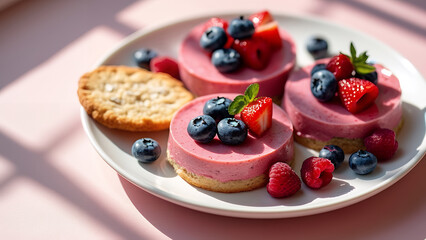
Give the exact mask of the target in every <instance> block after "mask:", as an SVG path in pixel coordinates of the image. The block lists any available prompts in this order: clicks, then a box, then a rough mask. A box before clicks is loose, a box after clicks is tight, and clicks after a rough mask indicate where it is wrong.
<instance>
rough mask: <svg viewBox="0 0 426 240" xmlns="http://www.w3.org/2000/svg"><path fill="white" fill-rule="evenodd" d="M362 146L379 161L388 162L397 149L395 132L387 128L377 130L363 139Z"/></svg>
mask: <svg viewBox="0 0 426 240" xmlns="http://www.w3.org/2000/svg"><path fill="white" fill-rule="evenodd" d="M364 145H365V147H366V149H367V151H368V152H371V153H372V154H374V156H376V158H377V160H379V161H385V160H389V159H390V158H392V156H393V155H394V154H395V152H396V150H397V149H398V141H397V140H396V138H395V132H394V131H392V130H390V129H387V128H379V129H377V130H375V131H374V132H373V133H372V134H371V135H370V136H368V137H366V138H364Z"/></svg>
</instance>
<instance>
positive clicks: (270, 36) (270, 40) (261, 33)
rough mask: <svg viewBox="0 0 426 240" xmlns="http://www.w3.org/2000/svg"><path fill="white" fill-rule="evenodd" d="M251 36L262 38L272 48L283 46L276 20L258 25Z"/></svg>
mask: <svg viewBox="0 0 426 240" xmlns="http://www.w3.org/2000/svg"><path fill="white" fill-rule="evenodd" d="M253 37H257V38H259V39H262V40H263V41H265V42H266V43H267V44H268V45H269V46H270V47H271V48H272V49H273V50H275V49H280V48H281V47H282V46H283V40H282V39H281V36H280V31H279V28H278V23H277V22H276V21H272V22H269V23H266V24H263V25H259V26H258V27H257V28H256V29H255V32H254V34H253Z"/></svg>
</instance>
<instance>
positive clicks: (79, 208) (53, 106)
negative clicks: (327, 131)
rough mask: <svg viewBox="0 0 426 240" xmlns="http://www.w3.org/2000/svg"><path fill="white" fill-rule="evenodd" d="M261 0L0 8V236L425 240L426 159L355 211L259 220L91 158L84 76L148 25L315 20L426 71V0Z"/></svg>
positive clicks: (47, 2)
mask: <svg viewBox="0 0 426 240" xmlns="http://www.w3.org/2000/svg"><path fill="white" fill-rule="evenodd" d="M231 2H232V4H231ZM256 2H261V3H262V4H260V3H256V4H255V3H251V2H250V1H242V0H238V1H237V0H236V1H229V0H215V1H189V0H185V1H184V0H179V1H178V0H176V1H164V0H156V1H154V0H142V1H135V0H122V1H101V0H92V1H85V0H75V1H66V0H62V1H54V0H39V1H28V0H27V1H20V2H17V3H15V4H13V5H11V6H10V7H7V8H5V9H3V10H0V239H237V238H241V239H252V238H253V239H254V238H262V239H283V238H288V239H298V238H303V239H425V238H426V229H425V223H426V204H425V203H426V191H425V190H426V186H425V185H426V181H425V177H424V176H425V175H426V162H425V161H424V160H425V159H424V158H423V161H421V162H420V163H419V164H418V165H417V166H416V167H415V168H414V169H413V170H412V171H411V172H410V173H409V174H407V175H406V176H405V177H404V178H402V179H401V180H400V181H399V182H397V183H396V184H394V185H393V186H391V187H390V188H388V189H386V190H384V191H383V192H381V193H379V194H377V195H375V196H373V197H371V198H369V199H367V200H364V201H362V202H360V203H357V204H354V205H352V206H349V207H346V208H343V209H339V210H335V211H331V212H328V213H323V214H318V215H313V216H307V217H299V218H290V219H275V220H256V219H239V218H231V217H222V216H216V215H211V214H207V213H201V212H197V211H194V210H190V209H187V208H184V207H180V206H177V205H175V204H172V203H169V202H167V201H164V200H162V199H159V198H157V197H154V196H152V195H151V194H149V193H146V192H145V191H143V190H141V189H138V188H137V187H135V186H133V185H132V184H130V183H128V182H127V181H126V180H124V179H123V178H121V177H119V176H118V175H117V174H116V173H115V171H114V170H113V169H111V168H110V167H109V166H108V165H107V164H106V163H105V162H104V161H103V160H102V159H101V157H100V156H99V155H98V154H97V153H96V152H95V150H94V148H93V147H92V146H91V144H90V142H89V139H88V138H87V136H86V134H85V133H84V131H83V128H82V126H81V122H80V115H79V110H80V105H79V102H78V98H77V94H76V88H77V81H78V78H79V77H80V75H82V74H83V73H84V72H86V71H89V70H91V69H92V68H93V65H94V64H95V63H96V62H97V61H98V60H99V59H100V58H101V57H102V56H103V55H104V54H105V53H106V52H107V51H108V50H110V49H111V48H113V47H115V46H116V44H117V43H119V42H120V40H122V39H123V38H124V37H126V36H127V35H129V34H131V33H133V32H134V31H136V30H138V29H141V28H144V27H145V26H148V25H150V24H153V23H156V24H157V23H161V22H170V21H172V20H173V19H179V18H184V17H188V16H191V15H199V14H203V13H210V12H212V11H213V12H217V11H224V12H227V11H229V12H238V11H241V10H244V11H251V12H255V11H258V10H260V9H270V10H272V11H274V12H276V13H290V14H298V15H303V16H315V17H319V18H322V19H325V20H329V21H333V22H336V23H339V24H341V25H343V26H346V27H350V28H353V29H356V30H359V31H362V32H364V33H366V34H369V35H371V36H374V37H375V38H377V39H379V40H381V41H382V42H384V43H386V44H388V45H389V46H391V47H392V48H394V49H395V50H397V51H398V52H399V53H401V54H402V55H403V56H405V57H406V58H407V59H408V60H409V61H411V62H412V63H413V64H414V65H415V67H416V68H417V69H418V70H419V71H420V72H421V74H422V75H423V76H426V68H425V65H424V64H425V60H424V59H425V56H426V47H425V43H426V41H425V40H426V2H425V1H423V0H406V1H395V0H390V1H368V0H362V1H355V0H351V1H333V0H317V1H315V0H311V1H308V0H300V1H284V0H281V1H272V0H262V1H256Z"/></svg>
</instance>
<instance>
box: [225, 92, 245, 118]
mask: <svg viewBox="0 0 426 240" xmlns="http://www.w3.org/2000/svg"><path fill="white" fill-rule="evenodd" d="M247 104H248V102H247V101H246V97H245V96H243V95H238V96H236V97H235V98H234V101H232V103H231V104H230V105H229V107H228V112H229V114H231V115H235V114H238V113H240V112H241V111H242V110H243V108H244V107H245V106H246V105H247Z"/></svg>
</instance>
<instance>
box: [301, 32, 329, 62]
mask: <svg viewBox="0 0 426 240" xmlns="http://www.w3.org/2000/svg"><path fill="white" fill-rule="evenodd" d="M306 48H307V50H308V52H309V53H310V54H311V55H312V57H314V59H320V58H325V57H327V55H328V43H327V41H326V40H324V39H323V38H320V37H312V38H310V39H309V40H308V42H307V43H306Z"/></svg>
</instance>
